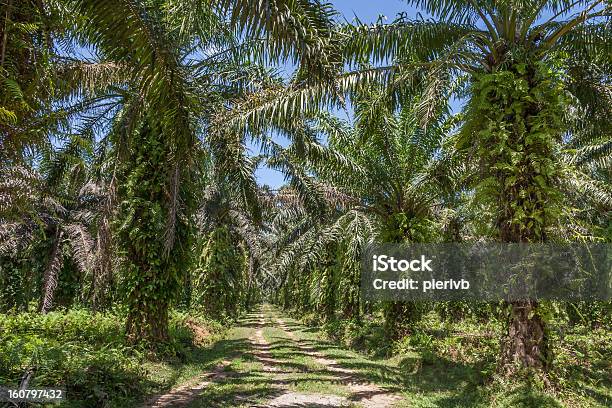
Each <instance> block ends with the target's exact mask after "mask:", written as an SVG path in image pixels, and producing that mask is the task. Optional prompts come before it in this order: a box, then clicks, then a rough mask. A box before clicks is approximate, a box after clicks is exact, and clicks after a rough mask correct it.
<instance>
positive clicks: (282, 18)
mask: <svg viewBox="0 0 612 408" xmlns="http://www.w3.org/2000/svg"><path fill="white" fill-rule="evenodd" d="M412 3H414V4H415V5H417V6H419V7H422V8H423V9H425V10H426V11H427V12H428V13H430V14H431V15H433V16H434V18H433V19H431V20H422V19H417V20H409V19H407V18H406V17H405V16H401V17H400V18H398V19H397V20H395V21H393V22H392V23H391V24H382V23H377V24H373V25H364V24H360V23H358V24H354V25H351V24H344V23H341V22H340V20H339V18H337V14H336V13H335V12H334V10H333V8H332V6H331V5H329V4H325V3H322V2H320V1H316V0H266V1H242V0H235V1H233V0H224V1H202V0H188V1H185V0H163V1H148V0H141V1H137V0H104V1H96V0H47V1H34V0H25V1H20V2H13V1H11V0H5V1H4V2H3V3H2V5H1V10H0V15H2V16H3V24H2V27H1V30H2V31H1V33H0V34H1V35H0V38H1V39H2V43H1V47H2V48H1V53H0V54H1V62H0V78H1V79H2V81H1V84H0V87H1V88H0V89H2V93H1V94H0V100H1V101H2V108H1V109H0V130H1V134H0V142H1V143H2V149H1V151H0V157H1V158H2V163H1V165H0V171H1V172H2V176H3V177H2V181H1V182H0V183H1V184H0V221H1V224H0V228H1V230H0V236H1V237H2V242H0V248H1V249H2V254H3V255H2V269H3V270H2V274H3V279H5V281H7V282H8V281H9V280H10V279H13V278H10V277H9V275H11V274H9V273H8V271H9V270H10V271H21V272H14V274H18V273H22V272H23V271H24V270H25V269H27V268H24V266H23V263H24V259H33V258H37V259H38V264H39V265H40V273H39V276H40V279H41V282H40V285H38V287H36V288H30V289H28V290H29V291H30V294H29V295H28V294H24V299H29V298H32V297H33V296H35V297H37V298H38V299H40V302H39V303H40V304H39V309H40V311H41V312H43V313H44V312H46V311H47V310H49V309H50V308H52V307H53V306H54V299H55V293H56V291H57V288H58V285H60V286H61V279H59V278H58V277H61V276H62V273H64V274H65V273H67V272H66V271H68V270H79V271H81V273H82V276H83V280H82V281H81V282H80V287H79V289H78V292H79V296H80V298H81V299H82V300H83V301H86V302H88V303H90V304H91V305H92V306H93V307H104V305H107V304H108V303H109V302H110V301H111V300H113V299H118V298H121V299H123V300H124V302H125V303H126V304H127V306H128V310H129V314H128V317H127V331H128V335H129V337H130V338H131V339H133V341H141V340H143V339H144V340H148V341H152V342H155V341H158V340H164V339H166V338H167V336H168V332H167V326H168V310H169V308H170V307H171V306H172V305H174V304H175V303H176V299H177V298H179V297H180V293H181V291H182V290H183V286H184V285H185V282H186V281H185V279H186V278H185V276H186V273H185V271H186V270H191V269H192V265H193V262H194V256H193V254H192V252H193V251H192V249H193V248H194V245H196V244H195V243H196V242H197V241H198V239H201V238H202V237H203V236H206V237H208V236H211V235H210V234H212V231H215V230H218V229H219V228H224V226H229V229H230V231H231V234H233V236H235V237H236V238H237V239H238V240H239V241H241V242H242V244H241V245H242V246H241V248H242V250H244V251H246V253H247V254H248V256H247V258H248V259H249V262H247V263H248V264H249V265H250V272H249V273H248V274H247V275H248V279H249V282H250V283H249V288H250V289H252V288H254V285H255V284H254V282H255V281H256V280H258V281H259V283H261V284H267V285H271V286H272V287H279V285H280V286H283V285H287V282H293V281H295V282H299V279H297V280H296V279H294V278H295V277H296V276H298V275H299V273H300V272H299V271H300V270H303V269H304V268H311V267H312V265H313V262H314V263H315V264H316V262H323V258H324V257H323V256H322V254H325V253H330V251H326V249H327V250H331V249H332V248H336V250H337V248H338V247H340V248H341V250H342V251H343V252H344V253H345V254H346V255H345V257H344V259H343V261H342V263H341V264H342V268H341V269H342V270H344V271H347V273H346V274H345V275H344V276H345V277H344V278H343V279H345V281H344V283H343V285H345V287H347V288H348V289H347V293H346V294H345V295H344V296H346V302H345V303H344V304H345V306H346V307H345V308H346V313H355V311H356V310H358V309H359V302H360V300H359V293H358V281H359V279H358V266H357V260H358V259H359V255H360V251H361V248H363V247H364V245H365V243H367V242H369V241H371V240H374V239H379V240H385V241H389V242H397V241H407V240H409V241H420V242H423V241H427V240H433V239H444V240H457V239H466V235H467V236H468V237H470V236H471V237H473V236H483V235H484V236H487V237H489V238H490V239H496V240H501V241H504V242H543V241H548V240H551V239H565V240H567V239H576V238H577V237H588V238H593V237H597V236H605V234H604V233H601V231H598V230H597V228H598V227H597V226H600V225H605V223H606V222H607V221H606V218H605V217H606V215H605V214H606V212H608V211H609V209H610V204H611V200H610V194H609V193H610V191H609V181H610V173H609V158H610V146H611V145H610V141H611V140H612V138H610V129H611V127H610V123H609V118H610V117H612V116H611V115H610V109H611V106H612V105H611V104H610V101H611V96H612V93H611V92H610V82H609V73H610V63H611V62H612V61H611V58H612V57H611V56H612V52H610V51H611V50H610V46H611V41H612V36H611V35H610V23H609V16H610V11H611V10H610V8H609V4H608V3H607V2H604V1H578V2H574V1H550V0H549V1H542V0H514V1H511V0H508V1H495V2H493V1H457V0H455V1H415V2H412ZM89 54H91V55H93V57H86V55H89ZM287 62H291V63H294V64H295V65H296V66H297V69H296V72H295V73H294V74H293V76H292V77H291V78H290V79H289V80H286V79H283V78H282V76H281V75H279V73H278V72H277V71H276V70H275V69H274V67H275V66H278V65H280V64H285V63H287ZM457 97H458V98H462V99H463V100H465V101H466V108H465V109H464V111H463V112H462V113H461V114H458V115H452V114H451V112H449V108H448V103H449V100H451V99H452V98H457ZM347 103H351V104H352V105H353V106H354V110H355V117H356V120H355V122H354V123H353V124H352V125H348V124H347V123H343V122H342V121H340V120H338V119H336V118H334V117H332V116H330V115H329V114H328V113H324V112H325V110H327V109H329V108H331V107H345V106H346V104H347ZM274 134H282V135H285V136H287V137H288V138H289V140H290V141H291V145H290V146H289V147H287V148H284V147H282V146H280V145H278V144H277V143H276V142H275V141H274V138H273V137H271V135H274ZM322 135H325V136H326V138H327V143H322V142H321V140H320V138H321V136H322ZM247 139H253V140H255V141H256V142H257V143H259V144H260V145H261V147H262V155H261V156H258V157H255V158H253V157H249V154H248V152H247V149H246V147H245V143H246V141H247ZM262 162H265V163H266V165H268V166H270V167H273V168H276V169H278V170H280V171H282V172H283V173H284V174H285V175H286V177H287V180H288V183H287V186H286V187H284V188H283V189H281V190H280V191H269V190H266V189H262V188H260V187H258V186H257V184H256V181H255V177H254V170H255V168H256V167H257V165H258V164H260V163H262ZM495 186H502V188H497V187H495ZM567 197H569V198H571V199H573V200H574V201H573V202H574V203H575V204H574V205H573V206H570V205H568V203H569V200H567ZM581 197H587V198H588V200H583V199H581ZM470 206H471V207H470ZM474 206H475V207H474ZM464 207H466V208H467V207H469V211H467V212H464V211H462V209H463V208H464ZM475 208H477V209H478V211H483V213H484V214H486V215H487V216H486V217H475V216H473V214H474V212H475V211H476V210H475ZM470 211H471V213H470ZM465 214H472V218H480V219H477V220H476V221H477V222H475V223H467V222H466V219H465V218H464V216H465ZM602 214H603V215H602ZM439 220H443V221H441V222H440V221H439ZM432 221H436V222H437V224H438V225H436V226H435V227H434V224H435V223H433V222H432ZM465 224H469V226H470V228H471V229H472V231H470V232H469V233H467V234H466V233H465V231H466V230H465V228H463V226H464V225H465ZM593 226H595V227H593ZM568 227H569V228H568ZM568 231H569V232H568ZM217 235H219V234H216V235H215V234H213V236H217ZM221 235H223V234H221ZM346 237H349V239H346ZM224 239H225V240H227V237H224ZM332 252H333V251H332ZM32 264H33V263H32ZM196 269H197V268H196ZM62 271H63V272H62ZM11 276H13V275H11ZM11 282H12V283H11V285H16V286H17V287H18V286H19V284H18V283H15V282H14V279H13V281H11ZM7 287H8V286H7ZM118 287H120V288H121V291H118V290H114V288H118ZM247 297H248V296H247ZM10 298H11V299H16V297H15V296H10ZM511 308H512V310H513V312H512V314H511V316H512V317H511V319H510V321H509V325H508V327H509V332H508V336H509V339H510V340H509V341H507V342H506V345H507V346H506V348H505V350H504V355H505V356H507V359H508V360H509V361H511V362H514V361H518V362H520V363H522V364H524V365H528V366H535V367H546V365H547V362H548V361H550V358H549V356H548V355H547V350H548V346H547V345H546V336H545V335H544V333H545V321H544V319H542V318H539V317H538V316H539V314H538V304H537V303H536V302H517V303H515V304H513V305H511ZM399 309H403V308H401V307H400V308H398V307H397V305H392V306H390V307H389V312H388V316H389V320H390V321H391V320H392V319H391V317H392V316H394V314H393V313H394V312H393V310H399ZM398 313H404V312H402V311H401V310H400V312H398ZM396 314H397V313H396ZM534 316H536V317H535V318H534ZM396 317H397V316H396ZM400 317H401V316H400ZM396 320H397V319H396ZM400 320H401V319H400Z"/></svg>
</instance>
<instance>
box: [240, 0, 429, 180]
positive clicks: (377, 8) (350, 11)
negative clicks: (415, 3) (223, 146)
mask: <svg viewBox="0 0 612 408" xmlns="http://www.w3.org/2000/svg"><path fill="white" fill-rule="evenodd" d="M332 3H333V4H334V7H335V8H336V10H338V11H339V12H340V13H342V15H343V16H344V18H346V19H347V20H348V21H352V20H353V19H354V17H355V16H357V17H358V18H359V19H360V20H361V21H362V22H364V23H373V22H375V21H376V20H377V19H378V16H380V15H384V16H386V17H387V19H388V20H387V21H392V20H393V19H394V18H395V16H396V15H397V14H398V13H399V12H405V13H407V14H408V15H409V16H413V17H414V16H416V14H417V12H418V11H419V10H417V9H415V8H414V7H412V6H410V5H408V4H407V3H406V1H405V0H378V1H376V0H374V1H372V0H335V1H333V0H332ZM422 14H424V13H422ZM279 142H281V144H283V145H285V144H286V141H285V140H279ZM249 148H250V150H251V153H252V154H257V153H258V149H257V148H256V147H254V146H249ZM256 176H257V182H258V183H259V184H267V185H269V186H270V187H272V188H277V187H279V186H281V185H283V184H284V183H285V180H284V177H283V175H282V173H280V172H278V171H276V170H272V169H269V168H267V167H260V168H259V169H257V172H256Z"/></svg>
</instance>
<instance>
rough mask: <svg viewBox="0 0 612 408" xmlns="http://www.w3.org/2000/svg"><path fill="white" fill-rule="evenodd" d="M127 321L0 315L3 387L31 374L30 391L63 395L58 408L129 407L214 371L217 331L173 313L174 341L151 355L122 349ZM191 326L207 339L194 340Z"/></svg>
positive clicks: (77, 313) (112, 316)
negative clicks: (56, 391) (59, 389)
mask: <svg viewBox="0 0 612 408" xmlns="http://www.w3.org/2000/svg"><path fill="white" fill-rule="evenodd" d="M124 321H125V319H124V316H122V315H121V314H120V313H117V312H107V313H95V314H94V313H91V312H90V311H87V310H78V309H73V310H69V311H61V312H60V311H58V312H51V313H48V314H46V315H40V314H38V313H21V314H17V315H2V314H0V384H3V385H5V386H9V387H10V386H13V387H14V386H16V385H18V384H19V381H20V379H21V376H22V375H23V373H24V371H25V370H26V369H28V368H34V376H33V378H32V380H31V381H30V384H29V388H35V387H62V388H65V389H66V391H67V397H68V398H67V400H66V401H65V402H63V403H62V404H61V405H60V406H61V407H66V408H80V407H88V408H89V407H113V408H114V407H117V408H122V407H133V406H134V404H135V403H136V402H138V401H141V400H142V399H143V398H144V397H145V396H146V395H148V394H153V393H157V392H163V391H165V390H168V389H170V388H172V387H173V386H175V385H176V384H179V383H182V382H183V381H185V380H186V379H188V378H190V377H193V376H194V375H196V374H198V373H199V372H201V371H202V370H206V369H207V368H208V367H210V366H213V365H214V364H215V361H214V357H215V356H214V355H211V354H210V353H209V352H208V351H207V350H208V348H209V347H210V343H212V342H214V341H215V340H217V339H219V338H220V337H221V336H222V334H223V328H222V326H221V325H220V324H218V323H215V322H211V321H208V320H205V319H203V318H201V317H197V316H188V315H186V314H183V313H178V312H173V313H172V314H171V322H170V334H171V339H172V341H171V342H170V343H169V344H167V345H165V348H164V352H163V353H162V354H157V355H151V354H150V353H148V352H145V351H144V350H142V349H139V348H137V347H133V346H131V345H128V344H126V342H125V330H124V326H123V322H124ZM194 324H196V325H198V327H200V328H202V330H205V332H206V333H207V334H208V336H207V338H206V339H203V338H197V336H196V335H195V333H194V332H193V331H192V329H191V328H190V327H189V326H190V325H191V326H193V325H194ZM206 343H208V344H206Z"/></svg>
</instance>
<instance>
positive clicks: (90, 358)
mask: <svg viewBox="0 0 612 408" xmlns="http://www.w3.org/2000/svg"><path fill="white" fill-rule="evenodd" d="M263 310H264V314H265V325H263V326H261V325H260V323H259V317H258V316H257V315H256V314H250V315H247V316H246V317H245V318H244V319H242V320H241V321H240V322H239V324H238V325H236V326H235V327H233V328H231V329H229V330H224V329H223V328H222V327H221V325H220V324H218V323H214V322H210V321H207V320H205V319H202V318H198V317H194V316H189V315H186V314H181V313H176V312H174V313H173V314H172V319H171V332H172V338H173V341H172V343H170V344H169V345H168V347H167V353H166V354H165V355H162V356H159V355H158V356H152V355H150V354H148V353H145V352H144V351H142V350H139V349H137V348H133V347H130V346H128V345H126V344H125V341H124V338H125V336H124V329H123V324H122V322H123V321H124V320H123V318H122V316H120V315H118V314H116V313H106V314H92V313H91V312H87V311H84V310H70V311H67V312H61V313H60V312H53V313H49V314H47V315H44V316H41V315H38V314H21V315H14V316H9V315H0V383H1V384H6V385H16V384H17V383H18V381H19V378H20V376H21V374H22V373H23V371H24V369H25V368H26V367H28V366H35V367H36V372H35V376H34V379H33V381H32V383H31V384H30V387H34V386H63V387H65V388H67V390H68V396H69V401H67V402H66V403H64V404H63V405H62V407H64V408H65V407H68V408H77V407H79V408H80V407H113V408H115V407H117V408H122V407H133V406H136V405H137V403H138V402H139V401H142V400H143V399H144V397H145V396H146V395H150V394H155V393H160V392H165V391H167V390H169V389H171V388H173V387H175V386H176V385H178V384H185V383H188V384H193V385H195V384H196V383H198V382H200V381H201V380H200V379H199V377H200V375H201V374H202V373H205V372H210V371H212V370H213V369H214V368H215V367H216V366H217V365H218V364H219V363H221V362H222V361H229V364H228V365H227V366H226V367H225V369H224V371H223V372H222V373H221V374H220V375H219V376H218V378H215V379H214V380H213V381H212V382H211V383H210V384H209V385H207V386H206V387H204V389H202V390H201V391H199V393H198V395H197V396H195V398H194V399H193V401H192V402H191V403H190V405H189V406H190V407H192V408H198V407H200V408H203V407H211V406H218V407H249V406H254V405H262V404H263V405H265V404H266V402H267V401H270V400H271V399H273V398H275V397H278V396H280V395H282V394H283V393H286V392H293V393H299V394H325V395H332V396H339V397H343V398H347V399H349V400H350V397H351V389H350V386H349V382H353V381H355V378H357V379H362V380H365V381H367V382H371V383H374V384H378V385H379V386H381V387H383V388H384V389H385V390H387V391H388V392H390V393H394V394H397V395H401V396H402V397H403V400H402V401H400V402H398V403H397V404H396V405H395V406H396V407H436V408H444V407H448V408H450V407H453V408H454V407H483V408H484V407H498V408H506V407H507V408H509V407H525V408H531V407H533V408H535V407H538V408H539V407H545V408H546V407H548V408H553V407H570V408H573V407H581V408H582V407H608V406H612V404H611V401H612V393H611V390H612V384H611V376H610V373H611V371H612V370H611V368H612V367H611V364H610V359H609V356H610V355H612V349H611V348H612V345H611V344H610V342H609V334H610V333H609V329H606V328H605V327H595V328H588V327H582V326H572V327H569V326H568V327H564V328H563V330H561V329H559V328H555V330H553V331H552V335H553V336H554V338H553V344H554V345H555V350H554V351H555V355H556V366H555V369H554V370H553V372H552V373H551V375H550V377H549V380H550V384H549V385H544V384H543V383H542V382H541V381H540V380H539V378H538V377H537V376H532V377H529V376H525V377H518V378H513V379H504V378H499V377H496V376H495V375H494V368H495V362H496V360H495V356H496V353H497V352H498V347H499V338H498V336H497V335H496V332H498V331H497V330H498V329H499V327H497V326H496V323H495V322H485V323H483V322H477V321H470V320H469V319H467V320H464V321H462V322H461V323H459V324H449V323H448V322H444V321H441V320H440V319H439V318H437V317H435V316H434V315H428V316H425V317H424V319H423V321H422V324H421V325H420V326H418V327H417V328H416V329H415V331H414V332H413V333H412V335H410V336H407V337H405V338H403V339H402V340H401V341H398V342H395V343H393V344H391V345H389V346H388V347H386V348H383V347H378V348H376V344H377V342H378V341H381V336H380V332H379V331H378V330H379V327H377V324H376V322H375V321H369V322H367V323H365V324H364V325H363V326H361V327H360V326H359V325H357V324H356V323H355V322H333V323H332V324H328V325H323V326H322V327H313V326H308V325H304V324H302V323H301V321H299V320H297V319H293V318H288V317H286V316H285V314H284V313H282V312H280V311H279V310H277V309H275V308H272V307H266V308H264V309H263ZM279 317H280V318H282V321H283V322H284V326H285V328H286V329H287V330H288V331H289V332H291V333H292V334H291V335H289V334H288V333H287V332H286V331H285V330H283V328H282V327H280V325H279V324H278V322H277V320H276V319H277V318H279ZM194 325H195V326H196V327H197V328H199V329H198V330H195V329H194ZM259 329H261V334H262V335H263V339H264V340H265V344H263V345H262V344H256V343H253V341H252V340H253V339H257V338H258V337H257V334H258V330H259ZM320 329H325V330H320ZM347 344H348V345H352V346H353V347H355V348H358V349H359V350H354V349H351V348H350V347H348V346H347ZM372 347H373V348H372ZM313 352H315V353H316V354H313ZM262 356H263V357H265V358H262ZM321 357H323V358H325V359H327V360H321ZM329 360H334V361H335V362H337V363H338V366H339V367H342V368H346V369H350V370H351V371H352V373H351V374H350V379H347V376H344V375H343V374H342V373H338V372H334V371H333V370H332V369H331V366H330V362H329ZM270 367H272V369H270Z"/></svg>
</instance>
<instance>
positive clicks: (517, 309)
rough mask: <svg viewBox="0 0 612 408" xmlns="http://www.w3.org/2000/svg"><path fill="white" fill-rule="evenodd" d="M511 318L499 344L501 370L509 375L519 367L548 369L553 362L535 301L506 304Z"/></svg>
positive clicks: (544, 325)
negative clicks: (503, 337)
mask: <svg viewBox="0 0 612 408" xmlns="http://www.w3.org/2000/svg"><path fill="white" fill-rule="evenodd" d="M509 306H510V308H511V310H510V318H509V322H508V330H507V334H506V338H505V339H504V341H503V342H502V367H503V369H504V370H505V371H506V372H507V373H512V372H513V371H514V370H515V369H516V368H518V367H527V368H534V369H537V370H547V369H548V368H549V367H550V365H551V362H552V353H551V350H550V347H549V343H548V335H547V330H546V324H545V323H544V320H543V319H542V317H541V316H540V315H539V313H538V303H537V302H535V301H529V300H527V301H520V302H512V303H510V304H509Z"/></svg>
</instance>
